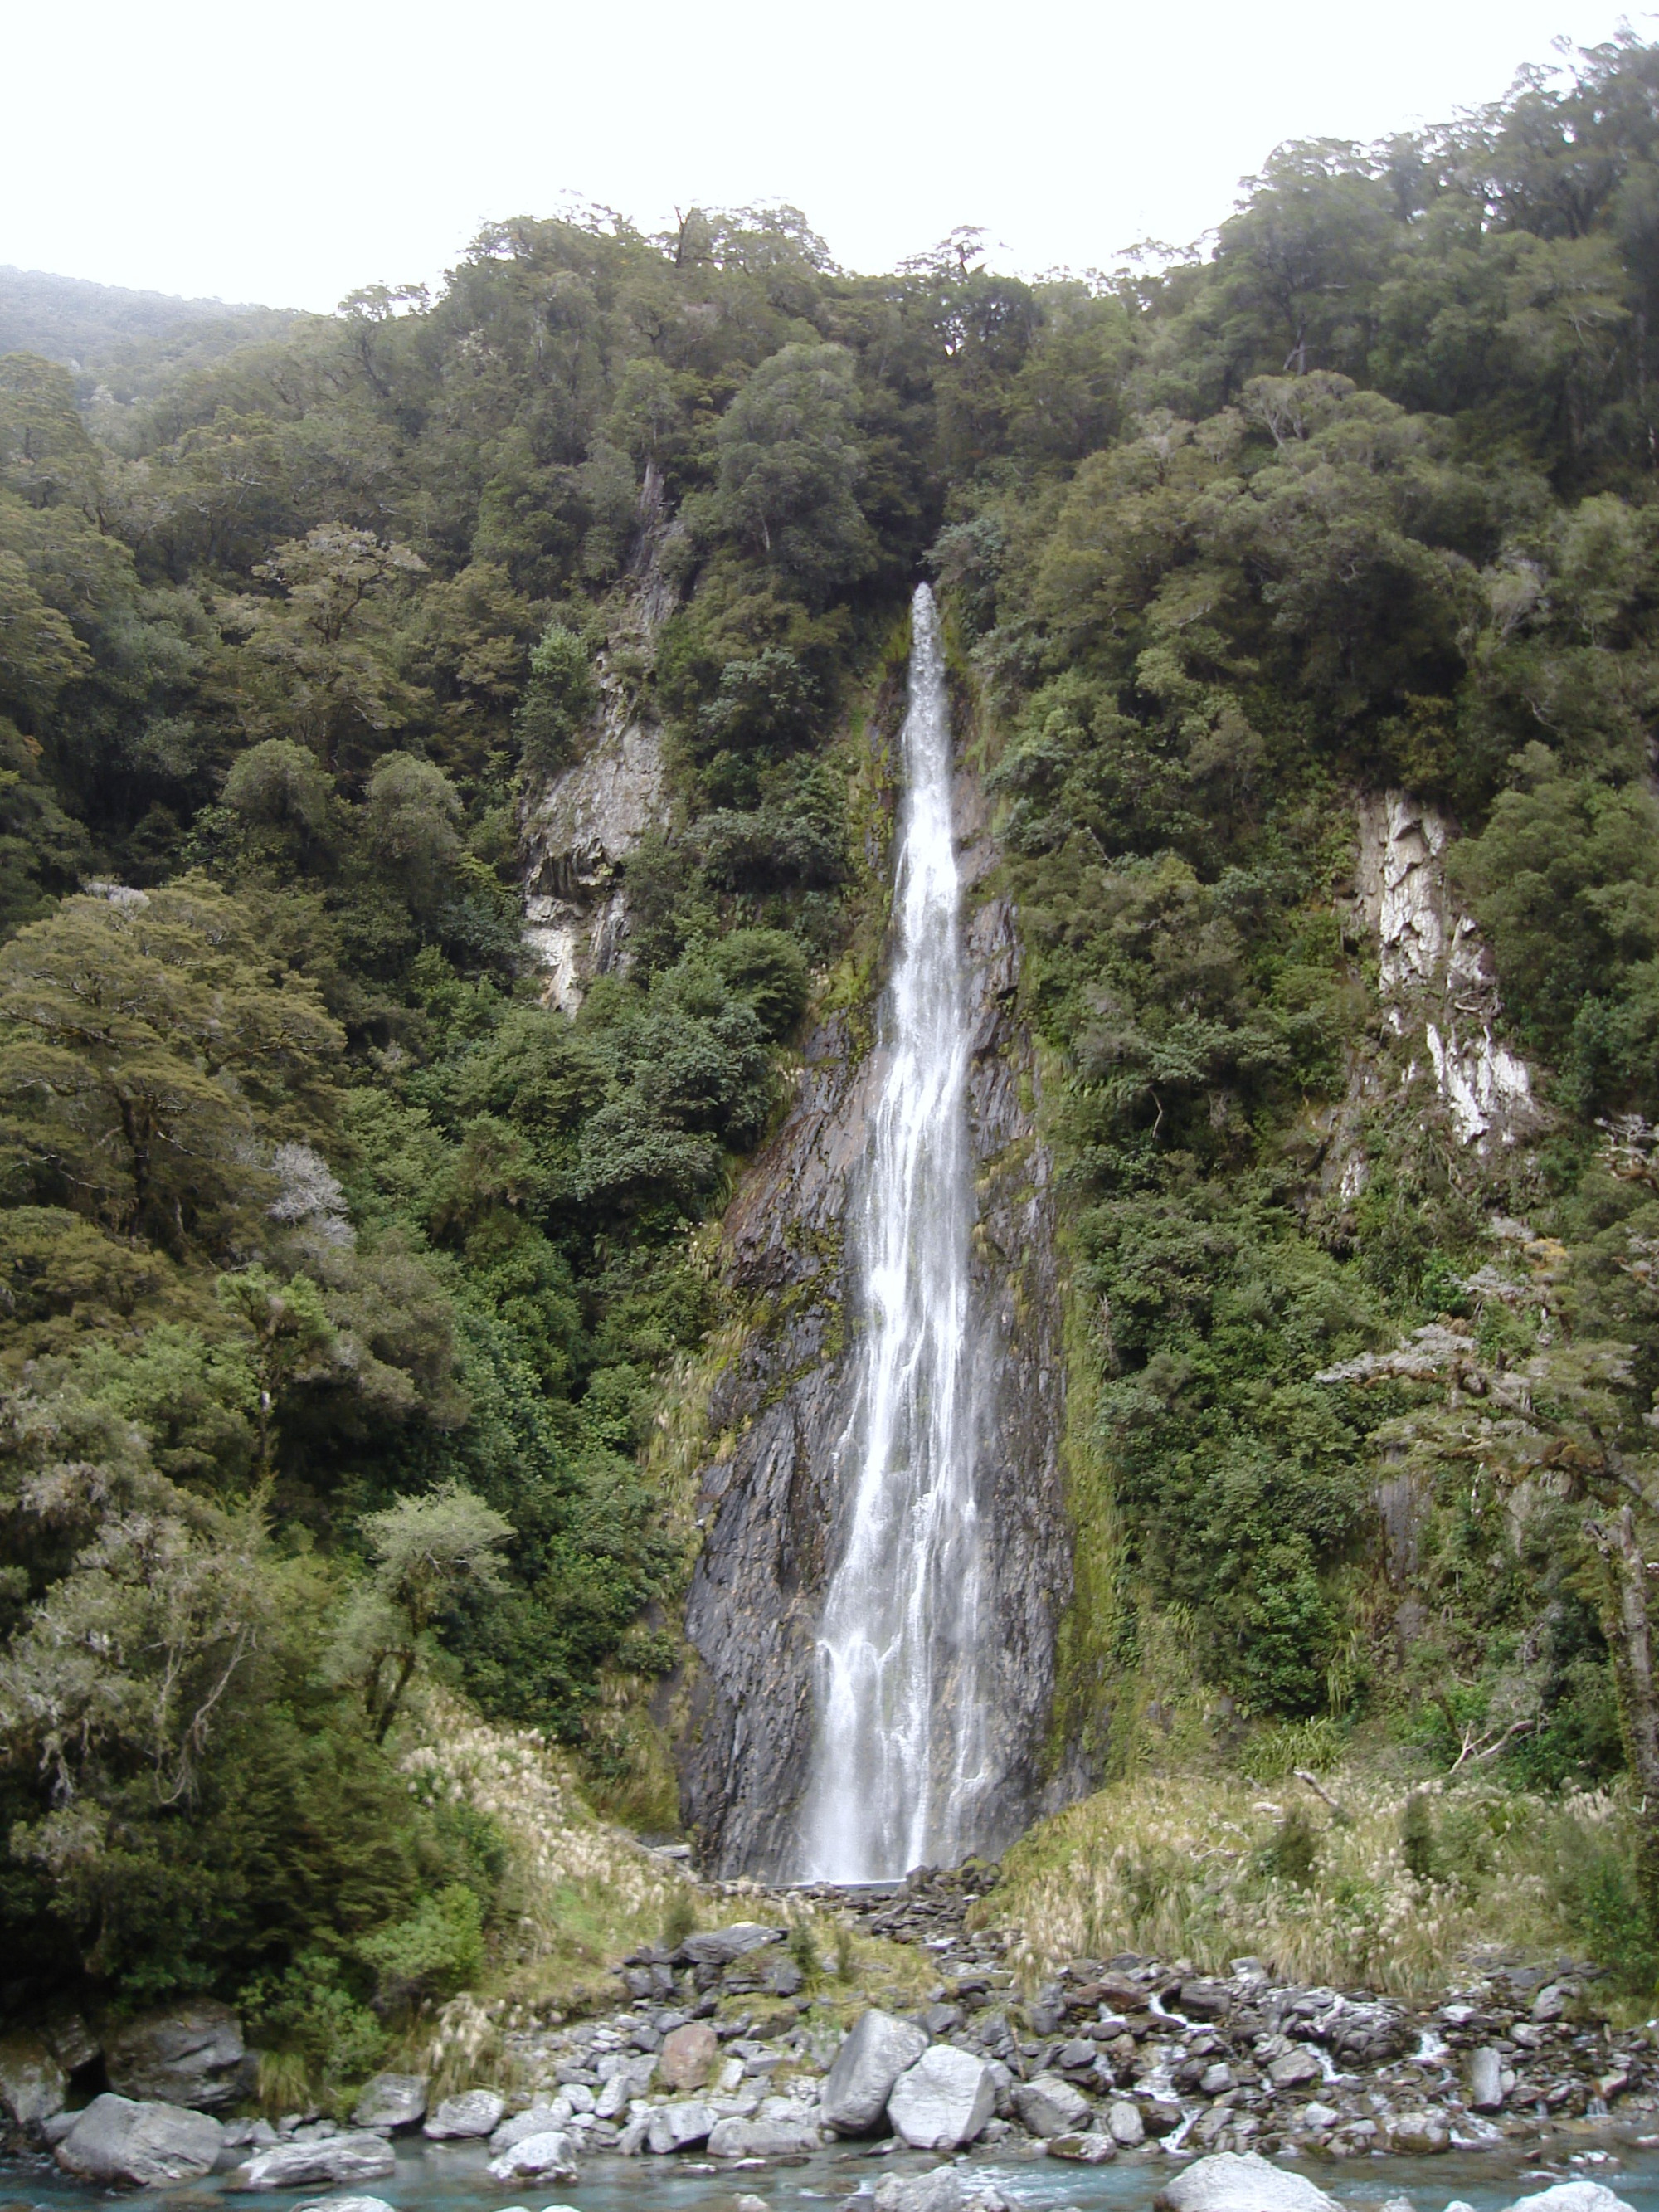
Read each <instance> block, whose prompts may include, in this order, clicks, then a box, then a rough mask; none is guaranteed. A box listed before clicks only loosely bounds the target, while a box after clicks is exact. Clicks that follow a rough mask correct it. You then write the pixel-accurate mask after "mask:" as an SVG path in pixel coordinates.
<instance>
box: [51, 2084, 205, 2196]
mask: <svg viewBox="0 0 1659 2212" xmlns="http://www.w3.org/2000/svg"><path fill="white" fill-rule="evenodd" d="M224 2133H225V2131H224V2130H223V2129H222V2127H221V2126H220V2124H219V2123H218V2121H217V2120H216V2119H214V2118H211V2117H210V2115H209V2114H208V2113H206V2112H190V2111H188V2110H186V2109H185V2106H182V2105H167V2104H162V2103H161V2102H159V2101H158V2100H155V2099H153V2098H151V2099H135V2098H132V2097H118V2096H114V2095H112V2094H111V2093H109V2092H108V2091H106V2093H104V2095H102V2096H101V2097H94V2099H93V2100H92V2102H91V2103H90V2104H89V2105H88V2106H87V2108H86V2110H85V2112H79V2113H77V2114H76V2120H75V2125H74V2126H73V2127H72V2128H71V2129H70V2131H69V2133H68V2134H67V2135H66V2136H64V2140H63V2141H62V2142H60V2143H59V2144H58V2152H57V2156H58V2165H59V2166H62V2167H63V2169H64V2172H65V2173H72V2174H75V2175H76V2176H77V2177H78V2179H81V2180H82V2181H96V2182H101V2183H102V2184H103V2185H104V2186H105V2187H106V2188H110V2187H116V2188H130V2189H155V2188H160V2187H161V2186H162V2185H164V2184H166V2183H167V2182H171V2181H199V2180H200V2179H201V2178H202V2176H203V2175H204V2173H210V2172H212V2170H213V2163H214V2160H216V2158H217V2157H218V2155H219V2147H220V2145H221V2143H222V2142H223V2141H224Z"/></svg>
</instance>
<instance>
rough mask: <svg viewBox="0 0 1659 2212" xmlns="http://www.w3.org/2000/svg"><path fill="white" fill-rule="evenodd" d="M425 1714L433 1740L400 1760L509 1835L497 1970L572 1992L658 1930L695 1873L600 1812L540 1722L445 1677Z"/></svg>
mask: <svg viewBox="0 0 1659 2212" xmlns="http://www.w3.org/2000/svg"><path fill="white" fill-rule="evenodd" d="M417 1725H418V1729H419V1733H420V1735H422V1737H423V1738H424V1741H422V1742H420V1743H419V1744H418V1745H417V1746H416V1747H415V1748H414V1749H412V1750H410V1751H409V1752H408V1753H405V1754H404V1758H403V1759H402V1760H401V1762H400V1764H401V1766H402V1770H403V1771H404V1774H405V1775H406V1776H407V1777H408V1780H409V1786H410V1789H411V1790H415V1791H416V1792H418V1793H419V1794H421V1795H422V1796H424V1797H426V1798H427V1799H428V1801H429V1802H441V1801H443V1800H447V1801H448V1802H450V1803H453V1804H457V1805H461V1804H465V1805H467V1806H470V1807H471V1809H472V1810H473V1811H474V1812H477V1813H482V1814H485V1815H487V1816H488V1817H489V1819H490V1820H493V1821H494V1822H495V1825H496V1826H497V1828H498V1829H499V1830H500V1832H501V1835H502V1836H503V1837H504V1838H505V1839H506V1843H507V1875H506V1878H505V1882H504V1904H505V1908H506V1910H505V1913H504V1916H503V1928H502V1934H501V1936H500V1938H499V1939H498V1942H497V1947H496V1968H497V1972H496V1975H495V1977H493V1978H495V1979H497V1980H499V1981H504V1982H505V1983H506V1984H507V1986H508V1987H509V1989H510V1990H511V1992H512V1993H513V1996H516V1997H518V1998H519V1999H520V2000H523V1999H524V1998H526V1997H527V1996H533V1997H534V1998H535V1999H536V2000H537V2001H542V2000H547V2001H552V2002H557V2001H560V2000H569V1999H573V1998H574V1997H575V1996H577V1995H578V1994H579V1993H580V1990H581V1989H582V1987H583V1985H584V1984H592V1982H593V1981H594V1979H595V1978H596V1972H604V1970H605V1967H606V1966H607V1965H608V1963H610V1962H612V1961H614V1960H616V1959H617V1958H618V1957H620V1956H621V1955H622V1954H623V1952H625V1951H628V1950H629V1949H631V1948H633V1947H634V1946H635V1944H638V1943H641V1942H650V1941H653V1940H654V1939H655V1937H656V1936H657V1935H658V1933H659V1930H660V1929H661V1927H662V1924H663V1922H664V1920H665V1917H666V1914H667V1911H668V1906H669V1902H670V1899H671V1897H673V1896H674V1895H676V1894H677V1893H680V1892H682V1891H684V1890H687V1889H688V1888H689V1887H690V1885H689V1884H688V1882H687V1880H686V1877H684V1875H680V1874H678V1873H677V1872H675V1871H674V1870H673V1869H671V1868H670V1867H668V1866H666V1865H665V1864H664V1863H662V1862H661V1861H660V1860H653V1859H651V1858H650V1857H647V1855H646V1853H645V1852H644V1851H643V1850H641V1847H640V1845H639V1844H637V1843H636V1842H635V1840H634V1838H633V1837H632V1836H630V1835H629V1834H628V1833H627V1832H625V1831H624V1830H623V1829H621V1828H617V1827H614V1826H611V1824H610V1823H609V1822H607V1821H604V1820H600V1819H599V1817H598V1816H597V1815H596V1814H594V1813H593V1812H592V1809H591V1808H589V1806H588V1805H587V1804H586V1802H585V1800H584V1798H583V1796H582V1794H581V1792H580V1789H579V1787H578V1785H577V1783H576V1780H575V1778H574V1772H573V1771H572V1769H571V1767H570V1765H569V1764H568V1761H567V1760H566V1759H565V1758H564V1757H563V1756H562V1753H559V1752H558V1751H557V1750H556V1749H555V1748H554V1747H553V1746H552V1745H550V1744H549V1743H548V1742H547V1741H546V1740H545V1739H544V1737H543V1736H542V1735H541V1734H540V1732H539V1731H538V1730H537V1729H513V1728H503V1727H498V1726H495V1725H494V1724H493V1723H489V1722H488V1721H483V1720H481V1719H480V1718H479V1717H478V1716H477V1713H475V1712H474V1711H472V1709H471V1707H470V1706H469V1705H466V1704H465V1702H464V1701H463V1700H462V1699H459V1698H457V1697H454V1696H452V1695H451V1694H450V1693H449V1692H446V1691H442V1690H439V1689H436V1688H428V1690H427V1691H426V1692H425V1693H424V1696H423V1698H422V1701H421V1705H420V1709H419V1712H418V1717H417ZM691 1894H692V1895H693V1897H694V1898H695V1897H696V1891H695V1889H692V1890H691ZM457 2002H458V2003H459V2002H460V2000H457ZM453 2031H454V2036H453V2039H457V2040H459V2041H465V2040H466V2039H469V2038H476V2036H477V2034H478V2033H481V2030H480V2029H479V2027H478V2025H477V2022H476V2021H472V2020H471V2017H470V2015H469V2016H468V2017H467V2018H466V2019H465V2020H463V2019H462V2017H461V2016H460V2015H459V2014H458V2015H457V2017H456V2021H454V2023H453Z"/></svg>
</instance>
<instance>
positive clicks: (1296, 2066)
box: [1252, 2043, 1325, 2155]
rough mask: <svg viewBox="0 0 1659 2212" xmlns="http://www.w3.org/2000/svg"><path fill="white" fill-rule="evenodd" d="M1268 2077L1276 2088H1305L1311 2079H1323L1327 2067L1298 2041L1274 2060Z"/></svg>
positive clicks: (1268, 2071) (1269, 2068)
mask: <svg viewBox="0 0 1659 2212" xmlns="http://www.w3.org/2000/svg"><path fill="white" fill-rule="evenodd" d="M1267 2078H1268V2080H1269V2081H1271V2082H1272V2083H1273V2087H1274V2088H1275V2089H1303V2088H1305V2087H1307V2085H1308V2083H1309V2082H1310V2081H1323V2080H1324V2078H1325V2069H1324V2068H1323V2067H1322V2065H1321V2064H1320V2063H1319V2060H1318V2057H1317V2056H1316V2054H1315V2053H1314V2052H1313V2051H1310V2050H1309V2048H1308V2046H1307V2045H1306V2044H1305V2043H1298V2044H1297V2046H1296V2048H1295V2049H1294V2050H1293V2051H1286V2052H1285V2055H1284V2057H1282V2058H1275V2059H1274V2060H1273V2063H1272V2064H1271V2065H1270V2066H1269V2067H1268V2069H1267ZM1252 2155H1254V2154H1252Z"/></svg>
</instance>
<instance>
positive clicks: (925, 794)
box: [802, 584, 985, 1881]
mask: <svg viewBox="0 0 1659 2212" xmlns="http://www.w3.org/2000/svg"><path fill="white" fill-rule="evenodd" d="M902 742H903V751H904V765H905V770H906V776H907V781H908V791H907V794H906V798H905V801H904V806H903V811H902V817H901V823H900V848H899V860H898V872H897V880H896V890H895V902H896V915H897V919H898V922H899V946H898V955H897V959H896V965H895V967H894V970H893V975H892V981H891V983H890V987H889V989H888V992H887V994H886V996H885V998H884V1001H883V1006H882V1014H881V1030H880V1040H879V1042H880V1049H881V1052H882V1054H883V1056H884V1060H885V1074H884V1079H883V1082H882V1087H881V1094H880V1098H879V1101H878V1104H877V1107H876V1110H875V1115H874V1121H873V1125H872V1131H871V1137H870V1143H869V1149H868V1152H867V1155H866V1160H865V1164H864V1172H863V1178H862V1183H861V1187H860V1194H859V1198H858V1201H857V1204H856V1206H855V1210H854V1214H853V1217H852V1218H851V1219H850V1220H849V1223H848V1235H849V1245H850V1248H851V1249H850V1250H849V1255H848V1257H849V1261H850V1262H851V1281H852V1285H853V1291H854V1297H857V1298H859V1299H860V1301H861V1308H862V1310H861V1314H860V1319H861V1321H862V1323H863V1328H862V1333H861V1335H860V1339H859V1342H858V1346H857V1351H856V1353H855V1357H856V1358H858V1360H859V1362H860V1371H859V1375H858V1380H857V1388H856V1391H855V1395H854V1410H853V1414H852V1418H851V1419H850V1421H849V1423H848V1427H847V1430H846V1431H845V1433H844V1434H843V1436H842V1439H841V1443H840V1445H839V1447H838V1451H837V1466H838V1469H839V1472H840V1476H841V1480H842V1482H843V1483H847V1484H849V1485H850V1486H851V1488H852V1496H851V1499H850V1504H849V1507H848V1513H847V1516H846V1526H847V1528H848V1535H847V1540H846V1545H845V1549H844V1551H843V1553H842V1559H841V1562H840V1564H839V1565H838V1566H837V1568H836V1571H835V1574H834V1577H833V1578H832V1580H831V1582H830V1584H829V1593H828V1596H827V1599H826V1602H825V1605H824V1611H823V1624H822V1627H821V1629H820V1632H819V1638H818V1647H817V1677H816V1688H817V1741H816V1745H815V1750H814V1764H813V1771H812V1778H811V1784H810V1787H809V1789H808V1791H807V1796H806V1801H805V1815H804V1822H803V1836H802V1842H803V1857H804V1859H805V1870H806V1872H807V1873H808V1874H809V1875H814V1876H817V1878H819V1879H821V1880H828V1881H876V1880H880V1879H883V1878H885V1877H889V1876H892V1875H901V1874H903V1873H906V1872H907V1871H908V1869H910V1868H911V1867H913V1866H917V1865H920V1864H921V1863H924V1862H927V1861H933V1862H945V1861H949V1860H951V1859H954V1858H955V1857H957V1856H959V1855H960V1853H961V1851H962V1850H963V1848H964V1847H965V1845H966V1844H967V1843H968V1842H971V1840H972V1836H971V1824H972V1814H973V1811H974V1808H975V1802H976V1800H977V1798H978V1796H979V1794H980V1792H981V1790H982V1788H983V1786H984V1781H985V1777H984V1774H983V1771H982V1770H983V1766H984V1762H985V1741H984V1729H983V1718H982V1709H981V1699H980V1697H979V1694H978V1684H977V1680H976V1673H977V1670H976V1664H975V1650H976V1645H977V1641H978V1634H979V1610H980V1584H981V1561H980V1549H981V1547H980V1530H979V1516H978V1510H977V1506H976V1503H975V1479H974V1477H975V1468H974V1457H975V1452H974V1427H975V1422H974V1411H973V1396H974V1394H973V1389H972V1382H971V1377H970V1375H969V1343H968V1335H969V1330H968V1322H969V1311H968V1240H969V1229H970V1227H971V1225H972V1218H973V1199H972V1190H971V1183H970V1164H969V1145H968V1123H967V1102H966V1077H967V1065H968V1050H967V1034H966V1027H967V1025H966V1022H965V1019H964V994H963V960H962V944H961V929H960V911H959V910H960V906H961V892H960V886H959V884H958V882H957V863H956V853H955V849H954V846H953V843H952V838H951V727H950V718H949V710H948V707H947V703H946V696H945V659H944V655H943V653H942V652H941V650H940V647H939V618H938V615H937V613H936V611H935V609H934V605H933V594H932V592H929V590H928V589H927V586H926V585H925V584H923V585H921V586H918V588H917V591H916V594H915V600H914V602H913V605H912V642H911V653H910V696H909V705H908V712H907V714H906V715H905V721H904V733H903V741H902Z"/></svg>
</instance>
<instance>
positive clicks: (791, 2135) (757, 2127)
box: [708, 2114, 822, 2158]
mask: <svg viewBox="0 0 1659 2212" xmlns="http://www.w3.org/2000/svg"><path fill="white" fill-rule="evenodd" d="M821 2143H822V2138H821V2137H820V2136H819V2133H818V2130H817V2128H816V2127H814V2126H812V2125H811V2123H810V2122H808V2121H806V2120H767V2119H759V2118H757V2119H752V2120H745V2119H739V2118H738V2117H737V2116H736V2115H735V2114H734V2115H732V2117H731V2118H727V2119H724V2120H717V2121H716V2122H715V2124H714V2126H713V2127H712V2128H711V2129H710V2130H709V2133H708V2155H709V2156H710V2158H806V2157H810V2156H811V2154H812V2153H813V2152H814V2151H816V2150H817V2149H819V2148H821Z"/></svg>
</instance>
